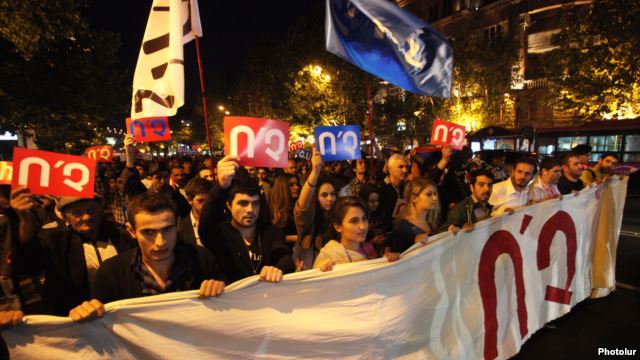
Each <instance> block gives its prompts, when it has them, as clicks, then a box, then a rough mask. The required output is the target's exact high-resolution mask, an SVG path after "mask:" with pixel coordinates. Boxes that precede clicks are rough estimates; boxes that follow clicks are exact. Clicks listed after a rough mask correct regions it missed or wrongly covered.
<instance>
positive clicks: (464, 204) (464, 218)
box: [438, 196, 493, 232]
mask: <svg viewBox="0 0 640 360" xmlns="http://www.w3.org/2000/svg"><path fill="white" fill-rule="evenodd" d="M473 205H474V203H473V198H472V197H471V196H468V197H467V198H465V199H464V200H462V201H460V202H459V203H457V204H456V206H455V207H453V208H452V209H451V210H449V213H448V214H447V221H445V223H444V224H442V226H441V227H440V228H439V229H438V232H443V231H447V229H448V228H449V226H450V225H455V226H457V227H462V225H464V224H475V223H477V222H478V219H476V214H475V212H474V211H473ZM491 209H493V205H491V204H489V203H487V211H488V212H489V213H491Z"/></svg>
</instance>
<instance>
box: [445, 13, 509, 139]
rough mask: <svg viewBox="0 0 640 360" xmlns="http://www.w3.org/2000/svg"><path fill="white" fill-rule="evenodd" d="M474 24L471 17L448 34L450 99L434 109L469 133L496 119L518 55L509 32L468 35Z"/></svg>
mask: <svg viewBox="0 0 640 360" xmlns="http://www.w3.org/2000/svg"><path fill="white" fill-rule="evenodd" d="M476 16H477V15H476ZM477 21H478V19H476V18H475V17H471V18H469V19H466V20H461V21H459V22H457V23H456V26H455V28H454V29H453V31H452V36H451V46H452V47H453V58H454V63H453V64H454V65H453V79H452V84H451V89H452V91H451V94H452V96H451V98H449V99H445V100H439V101H438V102H439V104H438V106H436V108H435V111H436V112H439V113H441V115H442V116H444V118H445V119H448V120H451V121H454V122H457V123H460V124H462V125H465V126H467V129H469V130H471V129H474V130H475V129H478V128H482V127H483V125H484V123H485V122H487V121H490V120H495V119H497V118H498V117H499V113H500V108H501V106H502V105H503V104H504V94H505V93H508V92H509V90H510V85H511V67H512V66H513V64H514V62H515V61H516V59H517V55H518V53H517V51H518V46H517V43H516V41H515V40H514V37H513V34H514V33H515V31H513V29H510V31H504V34H503V35H502V36H501V37H497V38H495V39H491V40H489V39H484V38H483V37H482V33H481V32H480V31H476V32H475V33H474V32H471V33H470V32H469V29H478V28H480V27H479V26H478V23H477ZM505 30H506V29H505Z"/></svg>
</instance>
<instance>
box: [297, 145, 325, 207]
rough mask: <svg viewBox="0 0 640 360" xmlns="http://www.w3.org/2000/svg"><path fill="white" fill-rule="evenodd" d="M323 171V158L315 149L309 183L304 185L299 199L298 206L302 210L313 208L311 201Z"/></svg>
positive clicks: (306, 182)
mask: <svg viewBox="0 0 640 360" xmlns="http://www.w3.org/2000/svg"><path fill="white" fill-rule="evenodd" d="M321 169H322V158H321V157H320V152H319V151H317V150H316V149H315V148H314V149H313V156H312V157H311V172H310V173H309V177H308V178H307V181H305V182H304V185H302V190H301V191H300V196H299V197H298V202H297V203H296V206H297V207H298V208H300V209H308V208H309V207H310V206H311V201H312V200H313V196H314V195H315V193H316V191H315V187H316V185H317V184H316V183H317V182H318V177H320V171H321Z"/></svg>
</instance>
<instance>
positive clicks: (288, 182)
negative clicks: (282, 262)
mask: <svg viewBox="0 0 640 360" xmlns="http://www.w3.org/2000/svg"><path fill="white" fill-rule="evenodd" d="M299 194H300V183H299V182H298V178H297V177H296V176H295V175H291V174H281V175H278V177H276V179H275V180H274V182H273V187H272V188H271V192H270V193H269V210H270V214H271V223H272V224H273V225H275V226H276V227H279V228H280V229H282V231H284V235H285V237H286V240H287V245H290V247H293V244H294V243H295V242H296V240H297V239H298V231H297V230H296V224H295V222H294V221H293V207H294V206H295V202H296V201H297V200H298V197H299Z"/></svg>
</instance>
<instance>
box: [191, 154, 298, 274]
mask: <svg viewBox="0 0 640 360" xmlns="http://www.w3.org/2000/svg"><path fill="white" fill-rule="evenodd" d="M238 161H239V159H238V157H236V156H226V157H225V158H223V159H222V160H220V161H219V162H218V183H217V184H215V185H214V187H213V189H212V190H211V194H210V197H209V199H208V200H207V202H206V203H205V205H204V207H203V209H202V213H201V215H200V225H199V229H198V230H199V232H200V240H201V241H202V243H203V244H204V246H205V247H207V248H208V249H209V250H211V252H212V253H213V254H214V255H216V257H217V258H218V259H222V261H223V267H222V269H223V273H224V275H225V276H226V278H227V279H228V280H229V283H233V282H235V281H237V280H240V279H243V278H245V277H249V276H253V275H260V280H262V281H267V282H280V280H282V276H283V274H284V273H289V272H293V271H294V270H295V265H294V262H293V259H292V258H291V254H290V252H289V248H288V247H287V244H286V242H285V236H284V233H283V232H282V230H281V229H279V228H277V227H275V226H273V225H272V224H271V222H270V221H269V220H268V219H267V217H263V218H260V207H261V206H262V201H261V199H260V187H259V186H258V184H257V181H256V180H255V179H252V178H250V177H249V176H248V175H247V174H246V172H244V173H240V174H239V175H240V176H236V175H238V174H236V173H237V172H238V168H239V166H240V165H239V164H238ZM242 175H244V176H242ZM225 210H226V211H228V213H229V214H230V215H231V216H230V217H231V219H229V218H228V216H225Z"/></svg>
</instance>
